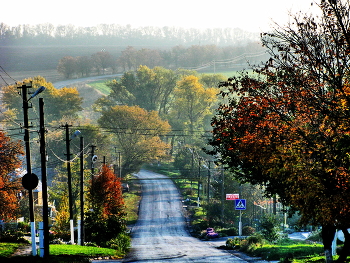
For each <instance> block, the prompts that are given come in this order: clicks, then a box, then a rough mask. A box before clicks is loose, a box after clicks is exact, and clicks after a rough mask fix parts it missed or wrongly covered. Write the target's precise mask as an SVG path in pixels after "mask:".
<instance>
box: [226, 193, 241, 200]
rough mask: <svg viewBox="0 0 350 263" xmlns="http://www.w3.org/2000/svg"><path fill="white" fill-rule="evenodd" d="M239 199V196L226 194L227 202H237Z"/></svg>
mask: <svg viewBox="0 0 350 263" xmlns="http://www.w3.org/2000/svg"><path fill="white" fill-rule="evenodd" d="M236 199H239V194H226V200H236Z"/></svg>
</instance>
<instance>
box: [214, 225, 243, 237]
mask: <svg viewBox="0 0 350 263" xmlns="http://www.w3.org/2000/svg"><path fill="white" fill-rule="evenodd" d="M218 232H219V233H220V234H224V235H227V236H238V229H237V228H235V227H230V228H226V229H225V228H224V229H221V230H220V231H218Z"/></svg>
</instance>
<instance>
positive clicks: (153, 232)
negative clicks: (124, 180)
mask: <svg viewBox="0 0 350 263" xmlns="http://www.w3.org/2000/svg"><path fill="white" fill-rule="evenodd" d="M137 176H138V177H139V178H140V179H142V180H141V183H142V200H141V203H140V212H139V220H138V222H137V224H136V225H135V226H134V227H133V229H132V250H131V252H130V254H129V255H128V257H127V258H126V259H124V260H123V262H147V263H149V262H154V263H156V262H181V263H182V262H196V263H197V262H203V263H204V262H206V263H207V262H220V263H225V262H231V263H232V262H237V263H238V262H240V263H241V262H242V263H243V262H245V261H244V260H242V259H240V258H238V257H235V256H233V255H231V254H229V253H227V252H224V251H221V250H218V249H216V248H214V247H213V246H211V245H210V244H208V243H206V242H202V241H200V240H198V239H196V238H193V237H191V236H190V235H189V234H188V232H187V231H186V229H185V220H184V216H183V210H182V203H181V199H180V196H179V193H178V191H177V188H176V187H175V185H174V184H173V182H172V181H171V180H170V179H167V177H166V176H164V175H160V174H156V173H153V172H149V171H141V172H139V173H138V174H137Z"/></svg>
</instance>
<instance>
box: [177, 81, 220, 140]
mask: <svg viewBox="0 0 350 263" xmlns="http://www.w3.org/2000/svg"><path fill="white" fill-rule="evenodd" d="M217 92H218V90H217V89H216V88H213V87H211V88H204V86H203V85H202V84H201V83H200V82H199V78H198V77H196V76H193V75H190V76H186V77H184V78H183V79H182V80H180V81H179V82H178V83H177V87H176V89H175V90H174V100H173V103H172V107H171V110H170V115H171V123H172V126H173V127H176V128H181V129H184V130H186V131H189V132H190V133H191V134H192V133H193V132H194V131H195V130H198V129H200V128H202V127H203V126H204V125H203V120H204V118H205V117H206V116H207V115H211V114H212V113H211V107H212V106H213V105H214V102H215V101H216V94H217Z"/></svg>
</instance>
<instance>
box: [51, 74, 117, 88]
mask: <svg viewBox="0 0 350 263" xmlns="http://www.w3.org/2000/svg"><path fill="white" fill-rule="evenodd" d="M121 75H122V74H114V75H101V76H90V77H85V78H79V79H67V80H61V81H57V82H53V83H52V84H53V85H54V87H55V88H56V89H61V88H63V87H70V86H74V85H76V84H79V83H86V82H90V81H96V80H98V79H106V78H112V77H120V76H121Z"/></svg>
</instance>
